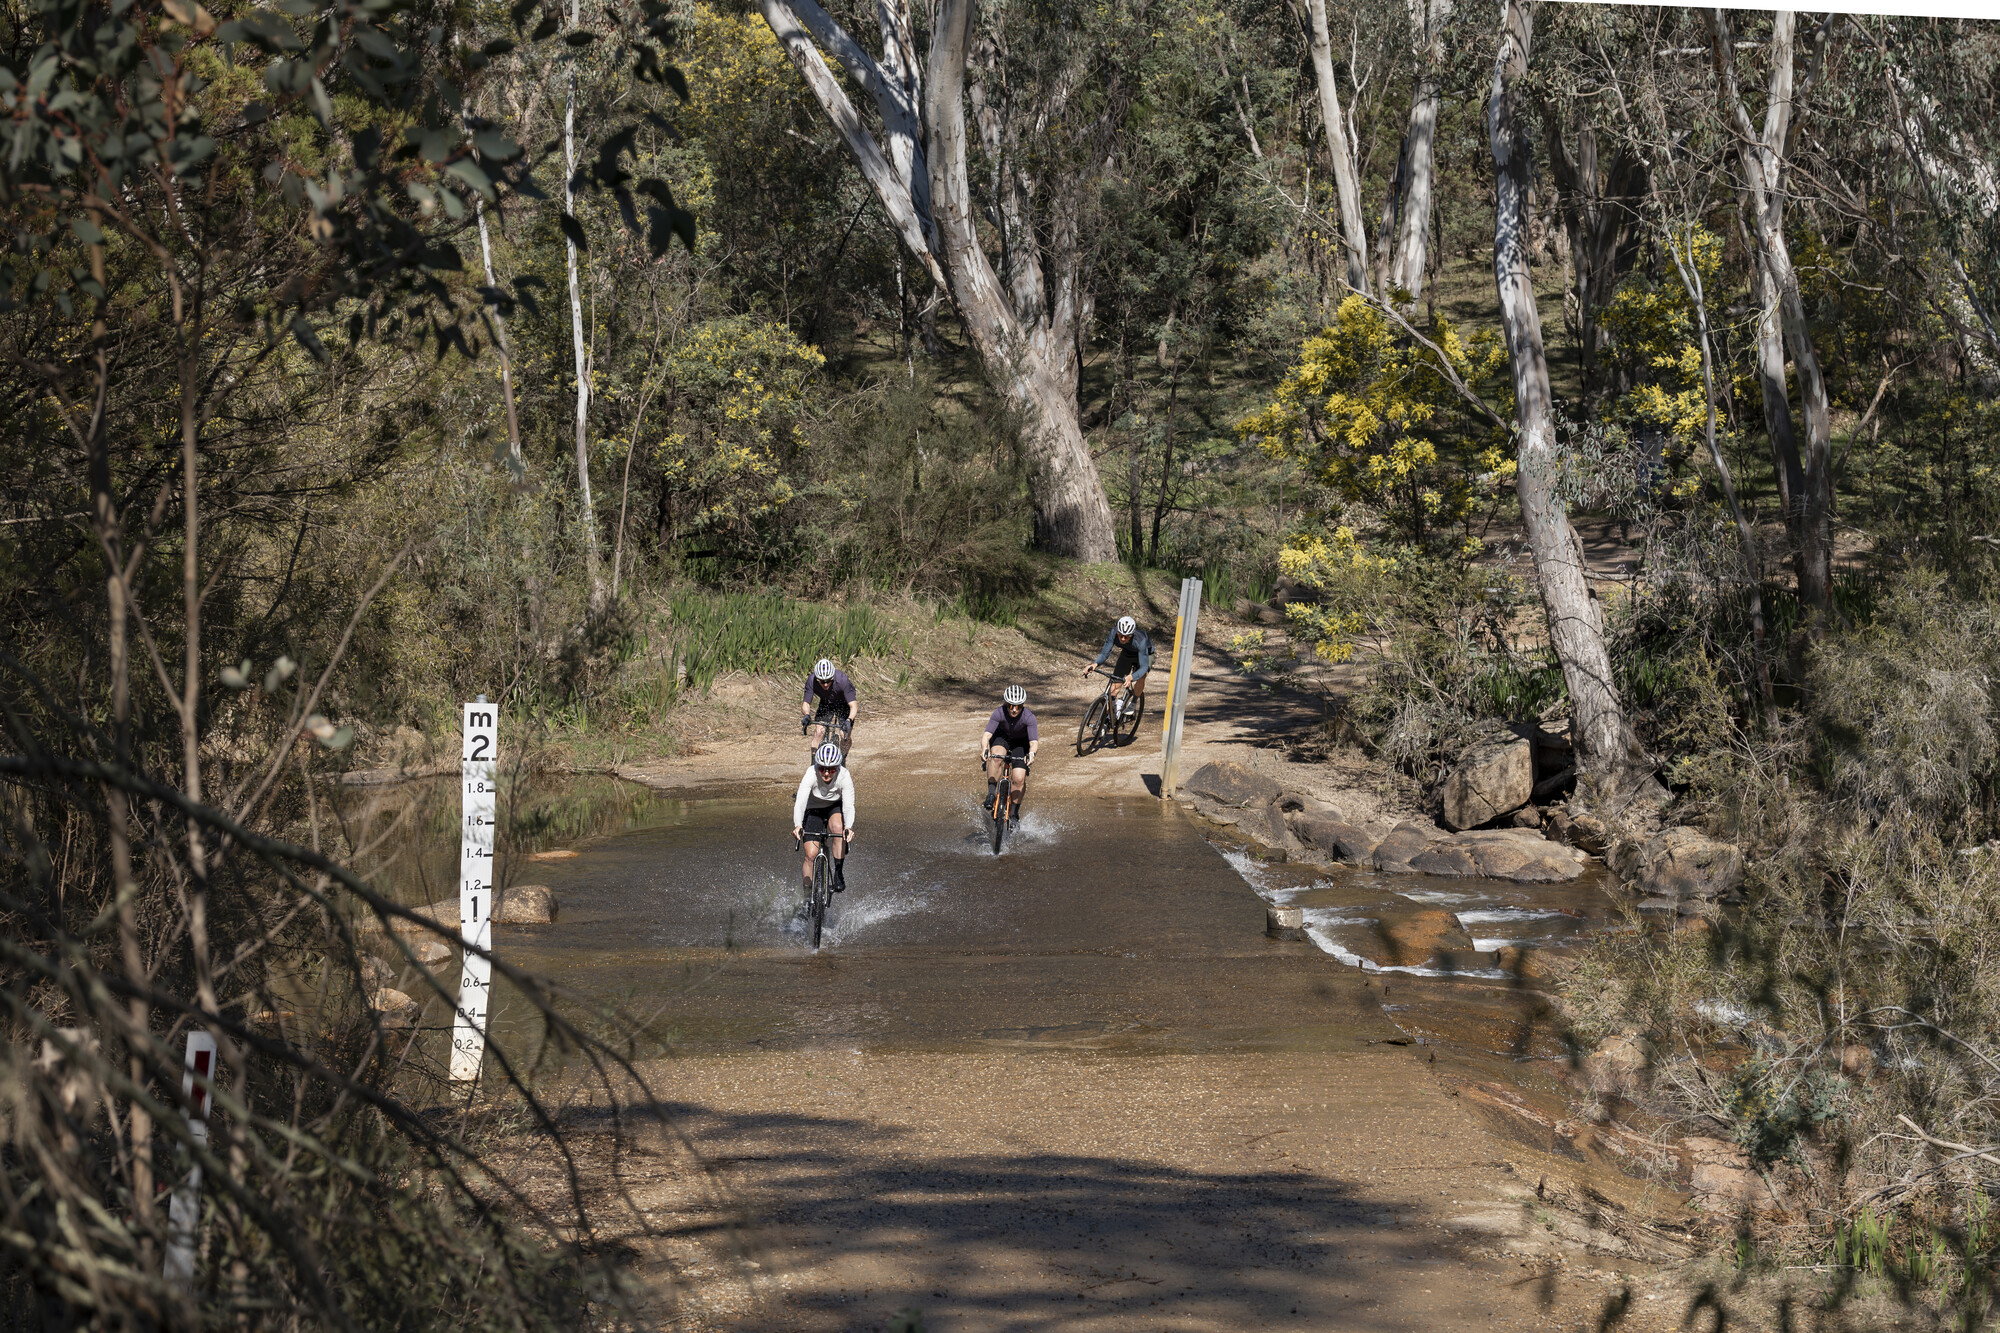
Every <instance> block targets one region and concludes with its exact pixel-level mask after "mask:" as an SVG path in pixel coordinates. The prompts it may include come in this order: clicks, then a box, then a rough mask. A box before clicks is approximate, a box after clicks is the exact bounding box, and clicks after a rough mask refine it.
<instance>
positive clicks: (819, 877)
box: [809, 848, 833, 949]
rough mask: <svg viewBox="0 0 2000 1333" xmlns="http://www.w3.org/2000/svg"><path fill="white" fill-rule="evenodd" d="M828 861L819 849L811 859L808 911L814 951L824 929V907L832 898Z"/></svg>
mask: <svg viewBox="0 0 2000 1333" xmlns="http://www.w3.org/2000/svg"><path fill="white" fill-rule="evenodd" d="M829 859H830V858H829V857H828V855H827V852H826V849H825V848H821V849H820V854H819V855H818V856H816V857H814V858H813V896H812V904H811V907H810V909H809V910H810V914H811V917H812V937H813V948H815V949H817V948H819V937H820V932H821V931H822V930H823V929H824V928H825V927H826V905H827V903H828V902H829V901H831V900H832V898H833V885H832V883H831V879H832V876H833V872H832V871H831V870H829V869H828V868H827V861H828V860H829Z"/></svg>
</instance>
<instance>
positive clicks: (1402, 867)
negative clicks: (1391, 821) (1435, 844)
mask: <svg viewBox="0 0 2000 1333" xmlns="http://www.w3.org/2000/svg"><path fill="white" fill-rule="evenodd" d="M1436 837H1437V831H1436V830H1435V829H1429V828H1425V827H1424V826H1423V825H1422V824H1416V823H1412V822H1411V821H1409V820H1407V819H1406V820H1404V821H1403V822H1402V823H1400V824H1398V825H1396V827H1394V828H1392V829H1390V830H1389V836H1388V837H1386V838H1384V839H1382V841H1381V842H1379V843H1377V844H1376V846H1375V850H1374V851H1373V852H1372V853H1371V854H1370V855H1371V858H1372V859H1373V860H1374V862H1375V868H1376V869H1377V870H1381V871H1386V872H1387V873H1389V874H1396V875H1408V874H1415V873H1417V872H1416V871H1413V870H1412V869H1411V867H1410V858H1411V857H1414V856H1421V855H1422V854H1423V852H1424V849H1425V848H1427V847H1429V846H1430V845H1431V842H1432V841H1433V840H1434V839H1435V838H1436Z"/></svg>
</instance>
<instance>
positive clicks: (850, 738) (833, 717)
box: [799, 714, 854, 762]
mask: <svg viewBox="0 0 2000 1333" xmlns="http://www.w3.org/2000/svg"><path fill="white" fill-rule="evenodd" d="M814 727H825V728H826V739H827V740H830V741H832V742H833V743H834V744H835V745H838V746H839V747H840V757H841V759H842V761H843V762H844V761H845V760H846V758H847V752H848V750H849V749H850V748H851V747H852V746H853V744H854V719H853V718H851V717H840V716H838V715H837V714H828V715H827V716H826V717H825V719H824V720H822V719H821V718H819V717H802V718H800V719H799V735H801V736H811V735H812V729H813V728H814ZM821 744H822V742H818V741H815V742H813V743H812V744H810V745H808V746H807V747H806V752H807V754H811V753H813V752H814V751H816V750H818V749H819V747H820V745H821Z"/></svg>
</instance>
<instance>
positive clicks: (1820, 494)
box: [1709, 9, 1836, 616]
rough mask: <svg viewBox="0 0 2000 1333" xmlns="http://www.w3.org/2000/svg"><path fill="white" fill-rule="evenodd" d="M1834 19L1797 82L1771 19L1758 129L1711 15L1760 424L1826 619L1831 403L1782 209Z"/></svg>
mask: <svg viewBox="0 0 2000 1333" xmlns="http://www.w3.org/2000/svg"><path fill="white" fill-rule="evenodd" d="M1835 21H1836V16H1835V15H1831V14H1829V15H1827V17H1826V19H1825V21H1824V22H1822V23H1821V24H1820V26H1819V28H1818V29H1817V31H1816V33H1815V35H1814V38H1813V47H1812V52H1811V56H1810V63H1809V65H1808V67H1807V70H1806V73H1805V77H1804V79H1800V78H1799V75H1798V71H1797V70H1796V68H1795V66H1796V63H1797V52H1796V50H1795V42H1794V35H1795V31H1796V24H1797V16H1796V15H1794V14H1793V13H1792V11H1790V10H1779V11H1777V13H1775V14H1774V15H1773V16H1772V20H1771V43H1770V50H1769V58H1770V66H1771V68H1770V74H1769V86H1768V88H1767V89H1766V91H1765V96H1764V120H1763V124H1762V125H1761V126H1759V125H1756V124H1754V123H1753V122H1752V120H1751V116H1750V109H1749V106H1748V105H1747V104H1746V102H1745V100H1744V96H1743V89H1742V84H1741V80H1740V79H1739V77H1738V73H1737V63H1738V60H1739V59H1740V57H1739V56H1738V53H1737V42H1736V36H1735V25H1734V23H1733V21H1732V20H1731V19H1730V17H1729V15H1728V14H1727V13H1726V12H1725V11H1723V10H1720V9H1717V10H1713V11H1711V15H1710V25H1709V36H1710V43H1711V50H1712V51H1713V53H1714V60H1715V78H1716V95H1717V97H1718V99H1719V100H1720V103H1721V107H1722V114H1723V116H1724V118H1725V120H1726V123H1727V124H1728V126H1729V128H1730V130H1731V131H1732V132H1733V136H1734V139H1735V143H1734V145H1733V147H1734V149H1735V157H1736V162H1737V165H1738V168H1739V170H1740V172H1741V192H1742V197H1743V204H1744V209H1745V211H1746V212H1747V213H1748V214H1749V219H1750V228H1749V231H1750V237H1751V242H1752V254H1753V256H1754V259H1755V264H1754V266H1753V269H1752V272H1753V275H1754V283H1753V286H1754V290H1755V293H1756V299H1757V306H1758V319H1757V333H1756V349H1757V384H1758V388H1759V390H1760V392H1761V394H1762V397H1763V403H1764V426H1765V429H1766V430H1767V431H1768V432H1769V434H1770V437H1771V450H1772V453H1773V455H1774V457H1775V462H1776V464H1777V476H1778V493H1779V498H1780V501H1781V503H1782V504H1783V506H1784V512H1785V525H1786V527H1787V529H1789V531H1790V533H1791V536H1792V543H1793V549H1794V551H1795V552H1796V559H1797V563H1798V580H1799V597H1800V599H1801V600H1803V601H1804V602H1806V603H1807V604H1808V605H1810V606H1811V607H1813V608H1814V610H1816V611H1818V612H1819V613H1820V614H1821V615H1822V616H1825V615H1830V614H1831V613H1832V610H1833V443H1832V441H1833V408H1832V403H1831V402H1830V400H1829V398H1828V395H1827V388H1826V378H1825V376H1824V375H1822V374H1821V372H1820V362H1819V354H1818V352H1817V351H1816V350H1815V348H1814V346H1813V335H1812V329H1811V326H1810V324H1809V322H1808V320H1807V317H1806V307H1805V301H1804V300H1803V298H1802V297H1801V295H1800V292H1799V277H1798V272H1797V270H1796V269H1795V268H1794V266H1793V263H1792V252H1791V245H1790V242H1789V241H1788V240H1787V239H1786V236H1785V217H1784V209H1785V195H1786V191H1787V188H1788V185H1787V181H1786V169H1787V165H1788V163H1789V159H1790V150H1791V146H1792V142H1793V139H1794V136H1795V135H1796V133H1797V127H1798V124H1799V121H1800V119H1801V117H1800V116H1799V114H1798V109H1797V106H1796V103H1797V102H1798V101H1799V99H1800V98H1801V97H1802V96H1803V95H1804V94H1805V93H1806V92H1807V91H1808V90H1809V88H1810V85H1811V82H1812V79H1813V76H1814V75H1815V74H1817V73H1818V71H1819V69H1820V67H1821V62H1822V61H1823V60H1824V58H1825V53H1826V47H1827V43H1828V40H1829V38H1830V36H1831V33H1832V31H1833V25H1834V23H1835ZM1788 357H1789V359H1790V363H1791V369H1792V371H1793V372H1794V373H1795V374H1796V376H1797V379H1798V389H1799V408H1800V414H1799V415H1800V419H1799V421H1798V422H1797V423H1796V424H1795V423H1794V421H1793V418H1792V406H1791V397H1790V393H1789V391H1788V387H1787V376H1786V361H1787V358H1788ZM1801 427H1802V428H1803V429H1801ZM1801 435H1803V437H1804V438H1803V441H1801V438H1800V437H1801Z"/></svg>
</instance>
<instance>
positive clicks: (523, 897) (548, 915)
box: [493, 884, 556, 926]
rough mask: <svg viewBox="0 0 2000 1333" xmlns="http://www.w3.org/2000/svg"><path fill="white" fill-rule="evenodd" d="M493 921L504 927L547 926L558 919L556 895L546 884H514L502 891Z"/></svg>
mask: <svg viewBox="0 0 2000 1333" xmlns="http://www.w3.org/2000/svg"><path fill="white" fill-rule="evenodd" d="M493 919H494V920H495V921H497V922H499V923H500V924H501V925H503V926H546V925H548V924H549V923H550V922H551V921H554V920H555V919H556V894H555V890H554V889H551V888H550V887H549V886H548V885H546V884H513V885H510V886H508V887H507V888H506V889H504V890H502V891H501V894H500V907H499V910H498V911H496V912H494V914H493Z"/></svg>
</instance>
